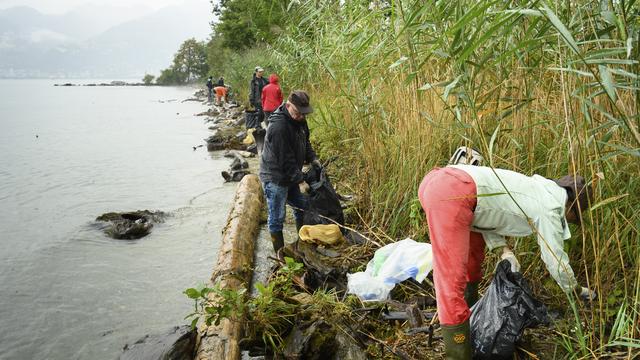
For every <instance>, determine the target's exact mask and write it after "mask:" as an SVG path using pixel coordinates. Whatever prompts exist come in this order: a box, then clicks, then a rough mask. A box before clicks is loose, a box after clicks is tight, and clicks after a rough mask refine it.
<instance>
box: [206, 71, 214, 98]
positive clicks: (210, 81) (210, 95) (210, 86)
mask: <svg viewBox="0 0 640 360" xmlns="http://www.w3.org/2000/svg"><path fill="white" fill-rule="evenodd" d="M212 98H213V77H211V76H209V78H208V79H207V99H208V100H209V102H211V100H212Z"/></svg>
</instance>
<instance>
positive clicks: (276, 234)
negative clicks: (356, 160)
mask: <svg viewBox="0 0 640 360" xmlns="http://www.w3.org/2000/svg"><path fill="white" fill-rule="evenodd" d="M312 111H313V108H312V107H311V105H310V104H309V95H308V94H307V93H306V92H304V91H302V90H295V91H293V92H292V93H291V95H289V97H288V98H287V101H286V103H284V104H283V105H281V106H280V107H278V108H277V109H276V110H275V111H274V112H273V113H272V114H271V118H270V125H269V127H268V128H267V134H266V136H265V140H264V147H263V150H262V156H261V158H260V181H261V182H262V187H263V189H264V195H265V198H266V199H267V212H268V219H267V223H268V227H269V232H270V233H271V242H272V244H273V250H275V251H276V253H277V252H278V250H280V249H281V248H282V247H283V246H284V237H283V235H282V227H283V224H284V218H285V214H286V206H285V204H290V205H292V206H294V207H295V208H294V210H293V215H294V217H295V219H296V229H297V230H298V231H299V230H300V228H301V227H302V219H303V214H304V213H303V210H304V209H306V208H307V197H306V195H305V194H306V193H307V192H308V191H309V184H307V183H306V182H305V181H304V178H303V175H302V166H303V164H304V163H314V162H319V161H318V160H317V159H316V153H315V152H314V151H313V148H312V147H311V143H310V142H309V127H308V126H307V121H306V115H307V114H310V113H311V112H312Z"/></svg>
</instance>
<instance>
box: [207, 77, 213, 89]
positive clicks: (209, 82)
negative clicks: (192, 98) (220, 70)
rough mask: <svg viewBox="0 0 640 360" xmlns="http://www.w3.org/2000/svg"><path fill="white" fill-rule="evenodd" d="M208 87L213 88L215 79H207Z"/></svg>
mask: <svg viewBox="0 0 640 360" xmlns="http://www.w3.org/2000/svg"><path fill="white" fill-rule="evenodd" d="M207 88H208V89H209V90H211V89H213V81H211V79H209V80H207Z"/></svg>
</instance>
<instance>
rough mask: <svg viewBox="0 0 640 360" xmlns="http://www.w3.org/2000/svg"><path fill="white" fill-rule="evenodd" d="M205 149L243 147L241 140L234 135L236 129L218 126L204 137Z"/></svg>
mask: <svg viewBox="0 0 640 360" xmlns="http://www.w3.org/2000/svg"><path fill="white" fill-rule="evenodd" d="M205 141H206V143H207V150H209V151H215V150H224V149H244V145H243V144H242V140H241V139H238V138H237V137H236V130H235V129H234V128H230V127H224V128H219V129H216V131H214V133H213V135H211V136H209V137H208V138H207V139H205Z"/></svg>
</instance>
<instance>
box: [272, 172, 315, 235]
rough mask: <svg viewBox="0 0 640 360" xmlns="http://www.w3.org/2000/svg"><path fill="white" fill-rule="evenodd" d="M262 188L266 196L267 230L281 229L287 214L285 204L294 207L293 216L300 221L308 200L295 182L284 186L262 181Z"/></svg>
mask: <svg viewBox="0 0 640 360" xmlns="http://www.w3.org/2000/svg"><path fill="white" fill-rule="evenodd" d="M262 188H263V189H264V196H265V197H266V198H267V210H268V213H269V217H268V220H267V224H268V227H269V232H272V233H274V232H279V231H282V224H284V217H285V215H286V214H287V209H286V206H285V205H286V204H289V205H291V206H293V207H294V209H293V216H294V217H295V218H296V220H297V221H302V218H303V216H304V211H303V210H304V209H306V208H307V204H308V200H307V196H306V195H304V194H302V193H301V192H300V189H299V188H298V185H297V184H295V185H291V186H289V187H286V186H280V185H278V184H276V183H272V182H270V181H267V182H264V183H262ZM299 209H303V210H299Z"/></svg>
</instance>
